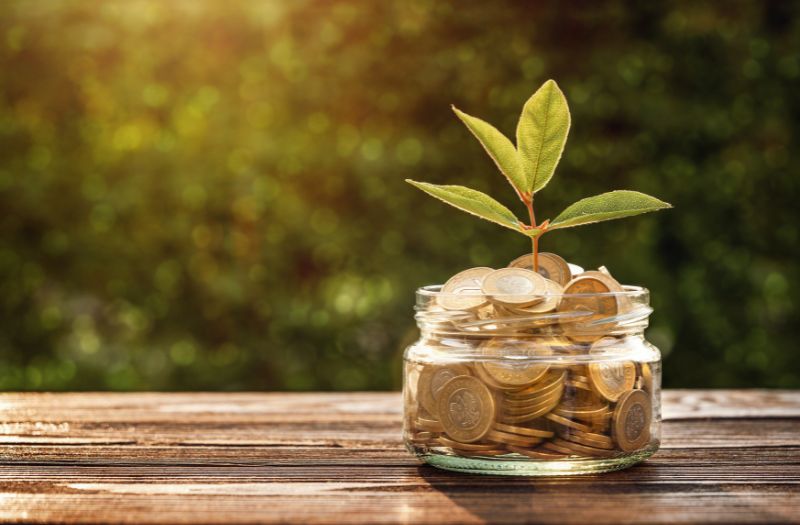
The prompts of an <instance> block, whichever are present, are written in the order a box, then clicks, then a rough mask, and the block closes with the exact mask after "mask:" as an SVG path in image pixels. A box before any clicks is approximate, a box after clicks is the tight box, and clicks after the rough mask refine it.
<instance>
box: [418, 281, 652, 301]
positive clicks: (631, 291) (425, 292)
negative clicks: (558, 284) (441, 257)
mask: <svg viewBox="0 0 800 525" xmlns="http://www.w3.org/2000/svg"><path fill="white" fill-rule="evenodd" d="M441 289H442V285H441V284H431V285H428V286H421V287H419V288H417V296H418V297H425V298H435V297H462V298H463V297H487V298H489V297H492V298H495V299H498V298H499V299H502V298H503V297H517V298H518V297H521V296H524V294H491V295H487V294H484V293H461V294H454V293H442V292H441ZM649 294H650V290H648V289H647V288H644V287H643V286H633V285H627V284H624V285H622V291H621V292H620V291H615V292H601V293H572V294H544V295H547V296H548V297H584V298H585V297H628V298H637V297H647V296H648V295H649ZM542 295H543V294H532V295H531V297H542Z"/></svg>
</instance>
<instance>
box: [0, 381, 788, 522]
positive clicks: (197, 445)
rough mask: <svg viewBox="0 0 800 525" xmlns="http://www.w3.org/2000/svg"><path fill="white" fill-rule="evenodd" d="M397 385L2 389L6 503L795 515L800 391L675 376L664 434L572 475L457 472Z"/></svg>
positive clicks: (455, 515) (279, 513) (323, 514)
mask: <svg viewBox="0 0 800 525" xmlns="http://www.w3.org/2000/svg"><path fill="white" fill-rule="evenodd" d="M401 410H402V407H401V401H400V396H399V395H398V394H395V393H330V394H283V393H281V394H278V393H275V394H261V393H236V394H206V393H203V394H191V393H186V394H183V393H182V394H159V393H146V394H139V393H136V394H108V393H88V394H4V395H0V411H2V414H3V416H2V418H0V521H9V522H10V521H14V522H46V521H50V522H61V523H97V522H115V523H283V522H294V523H343V522H344V523H352V522H361V523H398V522H402V523H484V522H503V523H526V522H541V523H636V522H648V523H674V522H705V523H711V522H714V523H764V522H783V523H791V522H794V523H797V522H800V393H798V392H787V391H730V390H729V391H723V390H720V391H686V390H684V391H669V392H665V393H664V395H663V414H664V418H665V421H664V424H663V436H662V437H663V439H662V448H661V450H660V451H659V452H658V453H657V454H656V455H655V456H654V457H653V458H651V459H650V460H648V461H646V462H645V463H643V464H642V465H640V466H637V467H634V468H631V469H628V470H626V471H622V472H616V473H610V474H603V475H596V476H585V477H572V478H548V479H528V478H505V477H482V476H470V475H461V474H453V473H448V472H444V471H439V470H436V469H433V468H430V467H426V466H420V465H419V464H418V463H417V462H416V460H415V459H414V458H413V457H411V456H410V455H409V454H408V453H407V452H405V450H404V449H403V448H402V444H401V441H400V426H401V424H400V419H401Z"/></svg>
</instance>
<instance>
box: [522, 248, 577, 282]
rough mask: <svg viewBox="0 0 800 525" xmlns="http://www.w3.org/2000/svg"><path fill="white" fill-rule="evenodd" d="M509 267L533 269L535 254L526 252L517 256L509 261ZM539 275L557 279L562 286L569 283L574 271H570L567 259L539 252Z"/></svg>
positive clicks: (553, 279)
mask: <svg viewBox="0 0 800 525" xmlns="http://www.w3.org/2000/svg"><path fill="white" fill-rule="evenodd" d="M508 267H509V268H524V269H525V270H533V254H531V253H526V254H525V255H522V256H520V257H517V258H516V259H514V260H513V261H511V262H510V263H508ZM539 275H541V276H542V277H544V278H545V279H550V280H552V281H555V282H557V283H558V284H560V285H561V286H564V285H565V284H567V283H568V282H569V280H570V279H571V278H572V272H570V269H569V265H568V264H567V261H565V260H564V259H562V258H561V257H560V256H558V255H556V254H554V253H549V252H539Z"/></svg>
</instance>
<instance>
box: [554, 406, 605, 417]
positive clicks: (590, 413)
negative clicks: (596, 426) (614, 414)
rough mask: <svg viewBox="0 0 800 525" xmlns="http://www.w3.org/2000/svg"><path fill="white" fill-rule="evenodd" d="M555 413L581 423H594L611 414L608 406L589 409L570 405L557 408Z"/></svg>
mask: <svg viewBox="0 0 800 525" xmlns="http://www.w3.org/2000/svg"><path fill="white" fill-rule="evenodd" d="M553 412H555V413H556V414H558V415H559V416H564V417H569V418H573V419H579V420H581V421H594V420H596V419H603V418H605V417H607V416H608V415H609V414H610V413H611V412H610V411H609V409H608V405H607V404H603V405H600V406H592V407H587V406H578V405H569V404H567V405H564V404H563V403H562V404H561V405H559V406H557V407H556V408H555V409H554V410H553Z"/></svg>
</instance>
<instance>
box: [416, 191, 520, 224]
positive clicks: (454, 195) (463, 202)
mask: <svg viewBox="0 0 800 525" xmlns="http://www.w3.org/2000/svg"><path fill="white" fill-rule="evenodd" d="M406 182H407V183H409V184H411V185H413V186H416V187H417V188H419V189H421V190H422V191H424V192H425V193H427V194H428V195H431V196H433V197H436V198H437V199H439V200H441V201H444V202H446V203H447V204H449V205H450V206H455V207H456V208H458V209H459V210H461V211H465V212H467V213H471V214H472V215H476V216H478V217H480V218H481V219H486V220H487V221H491V222H494V223H497V224H499V225H500V226H505V227H506V228H510V229H512V230H514V231H522V225H521V224H520V222H519V220H518V219H517V218H516V216H514V214H513V213H512V212H511V210H509V209H508V208H506V207H505V206H503V205H502V204H500V203H499V202H497V201H496V200H494V199H493V198H491V197H489V196H488V195H486V194H485V193H481V192H480V191H477V190H473V189H470V188H465V187H464V186H450V185H448V186H441V185H438V184H430V183H427V182H417V181H413V180H410V179H406Z"/></svg>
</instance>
